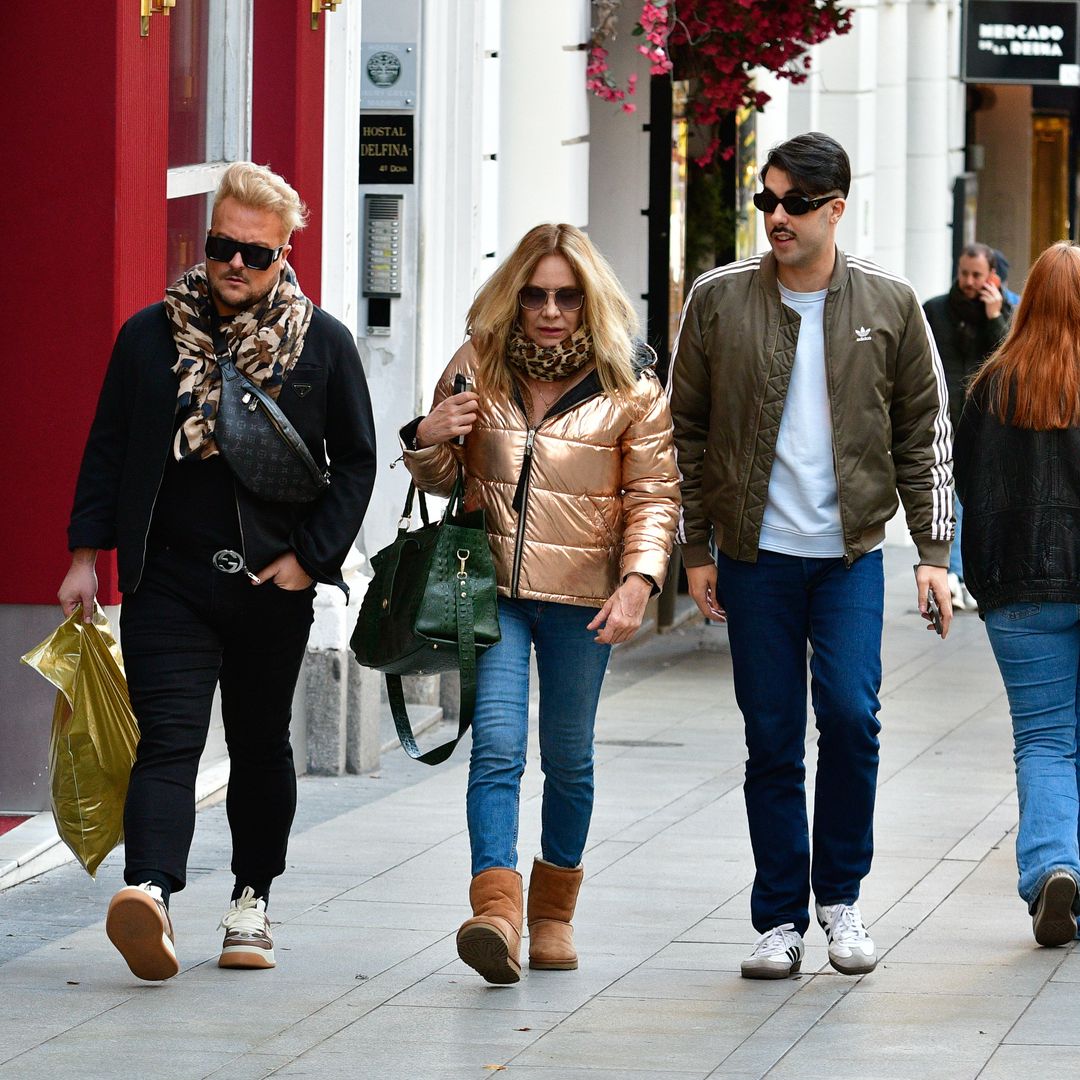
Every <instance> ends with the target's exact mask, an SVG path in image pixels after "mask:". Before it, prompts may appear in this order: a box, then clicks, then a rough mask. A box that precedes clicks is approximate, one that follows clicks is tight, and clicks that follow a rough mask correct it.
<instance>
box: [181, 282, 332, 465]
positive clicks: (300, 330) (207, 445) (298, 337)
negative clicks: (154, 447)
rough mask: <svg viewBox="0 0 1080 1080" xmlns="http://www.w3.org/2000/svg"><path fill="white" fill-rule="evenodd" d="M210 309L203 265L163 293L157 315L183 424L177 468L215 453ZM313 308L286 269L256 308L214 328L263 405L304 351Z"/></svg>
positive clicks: (217, 387) (215, 377)
mask: <svg viewBox="0 0 1080 1080" xmlns="http://www.w3.org/2000/svg"><path fill="white" fill-rule="evenodd" d="M211 304H212V300H211V297H210V286H209V283H208V281H207V278H206V267H205V265H204V264H203V263H199V264H198V265H197V266H193V267H192V268H191V269H190V270H188V271H187V273H185V274H184V275H183V276H182V277H181V278H180V279H179V280H178V281H176V282H175V283H174V284H173V285H170V286H169V288H168V289H166V290H165V310H166V311H167V312H168V316H169V323H170V324H171V326H172V333H173V341H174V342H175V343H176V351H177V353H178V354H179V359H178V360H177V361H176V363H175V364H174V365H173V371H175V372H176V374H177V375H178V376H179V378H180V384H179V388H178V389H177V407H178V408H179V410H180V413H181V414H182V415H184V416H185V420H184V422H183V424H182V425H181V426H180V430H179V431H178V432H177V433H176V440H175V442H174V443H173V453H174V454H175V455H176V460H177V461H182V460H183V459H184V458H186V457H188V456H189V455H190V454H198V456H199V457H204V458H206V457H210V456H211V455H212V454H216V453H217V452H218V448H217V444H216V443H215V442H214V419H215V417H216V416H217V410H218V400H219V398H220V397H221V373H220V371H219V370H218V364H217V360H216V359H215V358H214V340H213V334H212V331H211V328H210V325H211V324H210V320H211V313H212V308H211ZM313 307H314V305H313V304H312V303H311V301H310V300H309V299H308V298H307V297H306V296H305V295H304V294H303V293H302V292H301V291H300V286H299V284H297V281H296V274H295V273H294V272H293V269H292V267H291V266H289V265H288V264H287V263H286V265H285V269H284V270H283V271H282V273H281V277H280V278H279V279H278V283H277V285H275V286H274V288H273V289H271V290H270V292H269V293H268V294H267V296H266V297H264V298H263V300H261V301H260V302H259V303H258V304H256V305H255V306H254V307H253V308H250V309H248V310H246V311H241V312H239V313H238V314H237V315H235V316H234V317H233V318H232V319H230V320H229V321H228V322H226V323H224V324H223V325H222V331H223V332H224V334H225V339H226V341H227V343H228V346H229V350H230V352H231V353H232V355H233V357H234V360H235V363H236V366H237V368H238V369H239V370H240V371H242V372H243V373H244V374H245V375H246V376H247V377H248V378H249V379H250V380H251V381H252V382H253V383H255V384H256V385H258V386H260V387H261V388H262V389H263V390H265V391H266V392H267V393H268V394H270V395H271V397H274V398H276V397H277V396H278V394H279V393H280V392H281V384H282V383H283V382H284V381H285V376H286V375H287V374H288V373H289V371H290V370H291V368H292V366H293V365H294V364H295V363H296V361H297V358H298V357H299V356H300V353H301V351H302V350H303V348H304V338H305V337H306V335H307V331H308V326H310V325H311V312H312V310H313Z"/></svg>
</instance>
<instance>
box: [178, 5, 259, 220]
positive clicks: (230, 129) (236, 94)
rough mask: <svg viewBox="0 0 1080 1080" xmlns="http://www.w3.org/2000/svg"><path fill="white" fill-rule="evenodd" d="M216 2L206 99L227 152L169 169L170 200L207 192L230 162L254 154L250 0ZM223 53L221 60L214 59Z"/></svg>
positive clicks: (211, 124)
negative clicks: (220, 155)
mask: <svg viewBox="0 0 1080 1080" xmlns="http://www.w3.org/2000/svg"><path fill="white" fill-rule="evenodd" d="M218 5H220V7H218ZM215 7H216V8H217V11H216V12H215V11H214V9H213V8H212V9H211V11H212V17H211V25H210V42H209V52H210V62H209V63H208V64H207V87H206V101H207V108H208V109H213V110H214V113H215V117H211V118H210V126H211V127H214V126H223V131H222V136H223V153H224V157H223V158H221V159H220V160H218V161H201V162H197V163H196V164H194V165H181V166H178V167H177V168H174V169H169V170H168V172H167V174H166V181H165V197H166V198H167V199H184V198H189V197H191V196H192V195H202V194H209V193H210V192H212V191H214V190H215V189H216V188H217V186H218V183H219V182H220V180H221V177H222V174H223V173H224V172H225V170H226V169H227V168H228V166H229V165H230V164H231V163H232V162H234V161H247V160H249V159H250V157H251V68H252V45H251V23H252V0H242V2H239V3H238V2H237V0H217V4H216V5H215ZM215 14H216V15H217V18H214V17H213V15H215ZM219 52H220V54H221V56H222V58H223V60H224V63H222V64H217V63H214V58H215V56H216V55H217V54H218V53H219ZM215 119H216V120H217V123H216V124H215Z"/></svg>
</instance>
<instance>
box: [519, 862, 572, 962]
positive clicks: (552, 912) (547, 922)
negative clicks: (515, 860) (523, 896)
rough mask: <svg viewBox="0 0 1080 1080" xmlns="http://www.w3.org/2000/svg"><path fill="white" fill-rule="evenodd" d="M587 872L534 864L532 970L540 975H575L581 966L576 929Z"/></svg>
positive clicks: (531, 933) (531, 884)
mask: <svg viewBox="0 0 1080 1080" xmlns="http://www.w3.org/2000/svg"><path fill="white" fill-rule="evenodd" d="M583 873H584V871H583V870H582V868H581V867H580V866H576V867H563V866H555V864H554V863H549V862H545V861H544V860H543V859H539V858H538V859H535V860H534V861H533V868H532V877H530V878H529V967H531V968H536V969H537V970H539V971H573V970H574V969H575V968H576V967H577V966H578V959H577V953H576V952H575V951H574V928H573V927H572V926H571V925H570V921H571V919H573V917H574V908H575V907H576V906H577V898H578V890H579V889H580V888H581V878H582V875H583Z"/></svg>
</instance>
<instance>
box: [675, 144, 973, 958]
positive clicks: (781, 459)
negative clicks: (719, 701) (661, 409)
mask: <svg viewBox="0 0 1080 1080" xmlns="http://www.w3.org/2000/svg"><path fill="white" fill-rule="evenodd" d="M760 179H761V185H762V190H761V191H759V192H758V193H757V195H755V196H754V203H755V205H756V206H757V208H758V209H759V210H760V211H761V212H762V214H763V215H764V225H765V231H766V233H767V235H768V238H769V246H770V249H771V250H770V251H768V252H766V253H765V254H763V255H756V256H754V257H753V258H751V259H747V260H745V261H743V262H739V263H734V264H732V265H730V266H721V267H718V268H717V269H715V270H711V271H709V272H708V273H706V274H704V275H702V276H701V277H700V278H698V280H697V281H696V282H695V283H694V286H693V288H692V289H691V291H690V296H689V297H688V299H687V302H686V306H685V308H684V310H683V315H682V322H681V325H680V328H679V335H678V338H677V340H676V344H675V349H674V356H673V360H672V374H671V386H670V396H671V411H672V417H673V420H674V424H675V446H676V457H677V461H678V465H679V472H680V474H681V477H682V498H683V506H682V513H681V517H680V521H679V530H678V535H677V541H678V542H679V543H680V544H681V546H682V554H683V561H684V563H685V564H686V567H687V571H686V572H687V578H688V579H689V583H690V592H691V594H692V595H693V597H694V599H695V600H696V601H697V604H698V607H699V608H700V609H701V613H702V614H703V615H704V616H705V617H706V618H707V619H713V620H718V621H724V620H726V621H727V624H728V635H729V640H730V643H731V662H732V669H733V673H734V679H735V695H736V699H737V700H738V704H739V708H740V710H741V711H742V714H743V719H744V721H745V727H746V744H747V750H748V757H747V763H746V781H745V785H744V793H745V797H746V810H747V817H748V820H749V825H750V839H751V843H752V846H753V849H754V861H755V864H756V875H755V878H754V887H753V892H752V894H751V898H750V913H751V919H752V921H753V924H754V928H755V929H756V930H757V931H758V933H759V934H760V937H759V938H758V941H757V943H756V944H755V946H754V948H753V950H752V952H751V954H750V956H748V957H747V959H746V960H744V961H743V964H742V974H743V975H744V976H745V977H747V978H756V979H780V978H786V977H788V976H789V975H792V974H794V973H795V972H797V971H798V970H799V968H800V965H801V963H802V958H803V951H804V947H803V935H804V934H805V933H806V931H807V928H808V927H809V923H810V917H809V901H810V892H811V888H812V889H813V893H814V897H815V913H816V915H817V920H818V922H819V923H820V924H821V927H822V929H823V930H824V931H825V935H826V938H827V939H828V943H829V960H830V962H831V963H832V965H833V967H834V968H836V969H837V970H838V971H841V972H843V973H845V974H850V975H860V974H864V973H866V972H868V971H871V970H873V968H874V966H875V965H876V963H877V951H876V949H875V947H874V942H873V940H872V939H871V937H870V935H869V934H868V932H867V930H866V928H865V926H864V925H863V922H862V916H861V914H860V912H859V907H858V899H859V890H860V885H861V882H862V880H863V878H864V877H865V876H866V875H867V873H868V872H869V870H870V862H871V858H872V856H873V815H874V795H875V789H876V785H877V767H878V738H877V736H878V731H879V728H880V725H879V723H878V719H877V713H878V709H879V702H878V696H877V695H878V690H879V688H880V684H881V628H882V604H883V592H884V579H883V571H882V553H881V546H882V543H883V541H884V537H885V523H886V522H887V521H888V520H889V519H890V518H891V517H892V516H893V514H894V513H895V511H896V509H897V504H898V502H897V492H899V496H900V499H901V500H902V501H903V504H904V509H905V511H906V513H907V523H908V528H909V530H910V532H911V536H912V539H913V540H914V541H915V545H916V548H917V549H918V559H919V565H918V566H917V567H916V581H917V586H918V602H919V610H920V611H921V612H922V614H923V616H924V618H926V619H927V620H930V621H931V622H930V625H931V626H932V627H936V628H937V629H938V632H939V633H940V634H941V636H942V637H944V636H945V634H946V633H948V629H949V620H950V618H951V615H952V612H951V608H950V606H949V589H948V585H947V583H946V571H945V567H946V566H947V565H948V561H949V543H950V540H951V538H952V461H951V429H950V425H949V413H948V398H947V394H946V389H945V379H944V373H943V371H942V368H941V362H940V360H939V359H938V356H937V353H936V351H935V349H934V344H933V340H932V339H931V337H930V335H929V332H928V329H927V326H926V321H925V319H924V317H923V313H922V309H921V307H920V306H919V301H918V299H917V297H916V296H915V292H914V290H913V289H912V287H911V286H910V285H909V284H908V283H907V282H906V281H904V280H903V278H900V277H897V276H896V275H895V274H892V273H890V272H888V271H887V270H883V269H882V268H881V267H879V266H875V265H874V264H873V263H871V262H868V261H867V260H865V259H862V258H859V257H857V256H854V255H847V254H845V253H844V252H842V251H840V250H838V248H837V246H836V229H837V226H838V225H839V223H840V219H841V217H842V216H843V214H844V210H845V208H846V200H847V194H848V187H849V185H850V182H851V167H850V164H849V162H848V157H847V154H846V153H845V152H844V149H843V147H842V146H840V145H839V143H837V142H836V141H835V140H834V139H831V138H830V137H829V136H828V135H823V134H821V133H820V132H810V133H809V134H806V135H800V136H797V137H796V138H793V139H790V140H788V141H787V142H785V143H782V144H781V145H779V146H777V147H775V148H774V149H773V150H771V151H770V153H769V155H768V158H767V159H766V162H765V166H764V168H763V169H762V170H761V177H760ZM934 597H936V599H937V603H938V604H940V605H941V607H940V612H938V611H937V610H936V609H935V608H934V607H933V598H934ZM808 645H809V647H810V650H811V653H812V656H811V659H810V664H809V670H810V684H811V690H812V695H813V706H814V714H815V721H816V724H817V729H818V766H817V780H816V789H815V790H816V796H815V805H814V822H813V842H812V843H811V832H810V828H809V825H808V821H807V809H806V793H805V774H806V767H805V764H804V758H805V741H806V721H807V715H806V682H807V660H806V654H807V646H808Z"/></svg>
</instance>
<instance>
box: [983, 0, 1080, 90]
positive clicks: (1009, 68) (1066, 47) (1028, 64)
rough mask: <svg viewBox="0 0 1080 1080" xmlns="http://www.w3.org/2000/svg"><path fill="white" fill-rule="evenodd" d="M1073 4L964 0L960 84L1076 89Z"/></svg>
mask: <svg viewBox="0 0 1080 1080" xmlns="http://www.w3.org/2000/svg"><path fill="white" fill-rule="evenodd" d="M1078 6H1080V5H1078V4H1076V3H1075V2H1073V0H1060V2H1059V0H967V3H965V4H964V39H963V44H964V48H963V70H962V76H963V79H964V81H965V82H981V83H1024V84H1027V85H1035V84H1048V85H1052V86H1080V66H1078V58H1077V8H1078Z"/></svg>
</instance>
